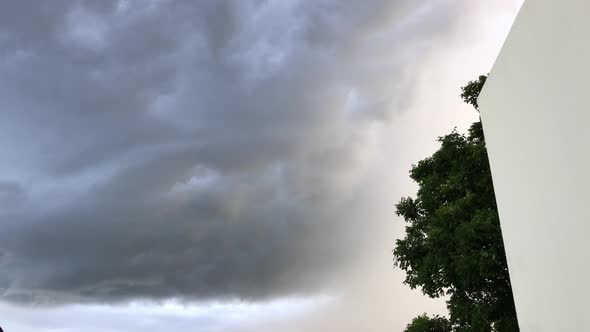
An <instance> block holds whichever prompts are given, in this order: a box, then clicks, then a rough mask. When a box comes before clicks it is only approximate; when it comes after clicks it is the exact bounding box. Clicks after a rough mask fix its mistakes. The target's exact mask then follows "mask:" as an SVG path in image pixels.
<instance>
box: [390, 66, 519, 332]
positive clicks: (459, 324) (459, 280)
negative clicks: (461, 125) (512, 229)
mask: <svg viewBox="0 0 590 332" xmlns="http://www.w3.org/2000/svg"><path fill="white" fill-rule="evenodd" d="M482 77H483V79H482ZM482 77H480V79H479V80H478V81H474V82H470V83H469V84H468V87H469V88H467V87H466V88H463V94H462V98H463V99H464V100H465V101H466V102H467V103H469V104H471V105H473V106H474V107H477V96H478V95H479V92H480V91H481V88H482V87H483V82H485V76H482ZM438 141H439V142H440V144H441V146H440V148H439V149H438V150H437V151H436V152H435V153H434V154H433V155H432V156H431V157H428V158H426V159H424V160H421V161H420V162H418V164H416V165H413V166H412V169H411V171H410V177H411V178H412V179H413V180H414V181H416V182H417V183H418V185H419V189H418V192H417V195H416V197H414V198H413V197H405V198H402V199H401V200H400V202H399V203H398V204H397V205H396V208H397V214H398V215H399V216H402V217H403V218H404V219H405V221H406V223H407V226H406V234H405V237H404V238H403V239H400V240H397V242H396V247H395V249H394V262H395V264H396V266H398V267H400V268H401V269H403V270H405V271H406V279H405V283H406V284H408V285H409V286H410V287H411V288H420V289H421V290H422V292H423V293H424V294H426V295H428V296H430V297H433V298H438V297H442V296H447V298H448V301H447V307H448V309H449V321H450V324H449V325H448V326H447V325H444V327H445V328H447V329H446V330H444V331H457V332H463V331H473V332H492V331H498V332H512V331H518V323H517V320H516V311H515V308H514V301H513V296H512V288H511V285H510V278H509V274H508V267H507V264H506V255H505V252H504V244H503V241H502V233H501V230H500V223H499V218H498V211H497V205H496V199H495V195H494V187H493V183H492V176H491V172H490V167H489V162H488V155H487V151H486V145H485V139H484V135H483V129H482V125H481V122H476V123H474V124H473V125H472V126H471V128H470V129H469V132H468V134H467V135H464V134H460V133H458V132H457V131H456V130H455V131H453V132H452V133H450V134H448V135H446V136H443V137H439V139H438ZM435 318H436V317H435ZM427 319H429V318H428V317H426V316H420V317H418V318H417V320H415V322H413V323H412V325H414V324H426V323H425V322H426V320H427ZM430 320H432V319H430ZM417 326H418V325H417ZM409 327H411V328H413V326H409ZM406 331H431V330H428V329H426V330H420V329H419V327H417V328H416V329H408V330H406ZM432 331H439V330H432Z"/></svg>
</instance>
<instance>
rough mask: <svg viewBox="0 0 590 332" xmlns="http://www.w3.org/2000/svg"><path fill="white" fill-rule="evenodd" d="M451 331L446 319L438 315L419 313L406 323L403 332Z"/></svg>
mask: <svg viewBox="0 0 590 332" xmlns="http://www.w3.org/2000/svg"><path fill="white" fill-rule="evenodd" d="M450 331H452V328H451V323H450V322H449V320H448V319H446V318H444V317H440V316H434V317H432V318H430V317H428V316H426V314H423V315H420V316H418V317H416V318H414V319H413V320H412V323H410V324H408V326H407V327H406V329H405V330H404V332H450Z"/></svg>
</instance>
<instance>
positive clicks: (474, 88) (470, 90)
mask: <svg viewBox="0 0 590 332" xmlns="http://www.w3.org/2000/svg"><path fill="white" fill-rule="evenodd" d="M487 79H488V77H487V76H485V75H481V76H479V77H478V78H477V80H475V81H470V82H469V83H467V85H465V86H464V87H462V88H461V91H462V93H461V98H463V101H464V102H466V103H467V104H470V105H472V106H473V107H475V109H476V110H477V111H478V112H479V104H478V103H477V97H479V93H480V92H481V89H482V88H483V86H484V84H486V80H487Z"/></svg>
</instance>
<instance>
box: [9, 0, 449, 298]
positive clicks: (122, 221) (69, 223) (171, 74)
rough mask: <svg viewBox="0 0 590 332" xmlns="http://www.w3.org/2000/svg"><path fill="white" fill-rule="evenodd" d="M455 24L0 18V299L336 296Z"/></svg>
mask: <svg viewBox="0 0 590 332" xmlns="http://www.w3.org/2000/svg"><path fill="white" fill-rule="evenodd" d="M457 7H458V5H457V3H456V2H454V1H429V2H427V3H423V2H416V1H409V0H407V1H405V0H402V1H390V0H371V1H339V0H318V1H296V0H288V1H263V0H258V1H237V0H236V1H229V0H228V1H167V0H159V1H156V0H154V1H124V0H120V1H51V2H38V1H16V2H14V1H12V2H3V3H2V4H0V100H1V101H2V103H1V106H0V107H1V109H0V145H1V146H2V151H3V153H2V155H0V209H2V211H1V212H0V289H1V290H2V293H1V294H2V298H3V299H6V300H13V301H39V302H51V301H57V302H59V301H124V300H129V299H135V298H148V299H162V298H169V297H180V298H185V299H188V300H202V299H222V298H242V299H251V300H258V299H265V298H272V297H276V296H282V295H289V294H304V293H307V292H311V291H317V290H321V289H323V288H325V287H329V281H330V280H332V279H334V278H335V276H337V275H338V274H339V273H341V272H342V270H341V269H340V267H341V266H343V264H349V263H350V262H352V261H354V260H355V259H358V258H360V257H361V255H360V253H361V252H362V251H363V248H364V245H365V244H366V243H367V241H369V239H370V236H371V234H370V233H371V232H370V230H371V223H370V220H367V212H368V211H367V209H368V207H369V206H370V200H371V199H372V192H371V190H370V188H366V185H367V183H366V182H364V181H363V177H364V176H365V175H364V173H363V172H364V171H365V169H364V168H363V167H364V166H363V165H365V164H366V159H367V158H370V157H368V156H367V154H366V153H365V150H366V146H367V144H368V143H367V142H369V141H370V139H371V132H372V130H373V128H374V127H375V126H377V125H379V123H380V122H383V121H388V120H389V119H390V118H391V116H392V115H394V114H395V113H396V112H400V111H402V110H403V109H404V107H405V105H406V104H407V102H408V100H409V99H410V98H411V97H412V91H411V89H409V87H410V86H411V82H412V79H413V78H412V73H413V70H414V69H415V67H416V66H417V65H419V63H420V61H421V58H422V57H423V56H424V54H427V53H428V52H427V50H428V49H429V48H431V47H434V45H435V44H436V43H437V40H439V39H438V37H439V36H440V34H448V33H453V26H452V24H451V22H452V21H453V20H452V17H453V15H454V14H455V13H456V11H457V10H458V8H457ZM359 228H362V229H363V232H359Z"/></svg>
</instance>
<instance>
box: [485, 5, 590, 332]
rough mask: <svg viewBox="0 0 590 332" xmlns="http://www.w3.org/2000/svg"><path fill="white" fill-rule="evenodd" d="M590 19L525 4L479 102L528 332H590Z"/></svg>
mask: <svg viewBox="0 0 590 332" xmlns="http://www.w3.org/2000/svg"><path fill="white" fill-rule="evenodd" d="M589 14H590V1H588V0H561V1H555V0H529V1H527V2H526V3H525V4H524V6H523V8H522V9H521V13H520V15H519V17H518V18H517V20H516V22H515V24H514V27H513V29H512V31H511V33H510V35H509V37H508V39H507V41H506V44H505V45H504V48H503V50H502V52H501V54H500V56H499V58H498V60H497V62H496V65H495V66H494V68H493V70H492V72H491V74H490V77H489V80H488V83H487V84H486V86H485V88H484V91H483V92H482V95H481V97H480V100H479V103H480V106H481V116H482V121H483V125H484V131H485V135H486V140H487V144H488V151H489V154H490V163H491V168H492V175H493V179H494V186H495V190H496V197H497V201H498V207H499V213H500V222H501V225H502V232H503V235H504V242H505V246H506V252H507V257H508V266H509V269H510V274H511V279H512V284H513V290H514V296H515V301H516V308H517V313H518V318H519V323H520V326H521V331H523V332H541V331H549V332H556V331H576V332H579V331H590V105H589V104H588V103H587V101H588V100H589V98H590V83H589V79H590V18H589Z"/></svg>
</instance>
